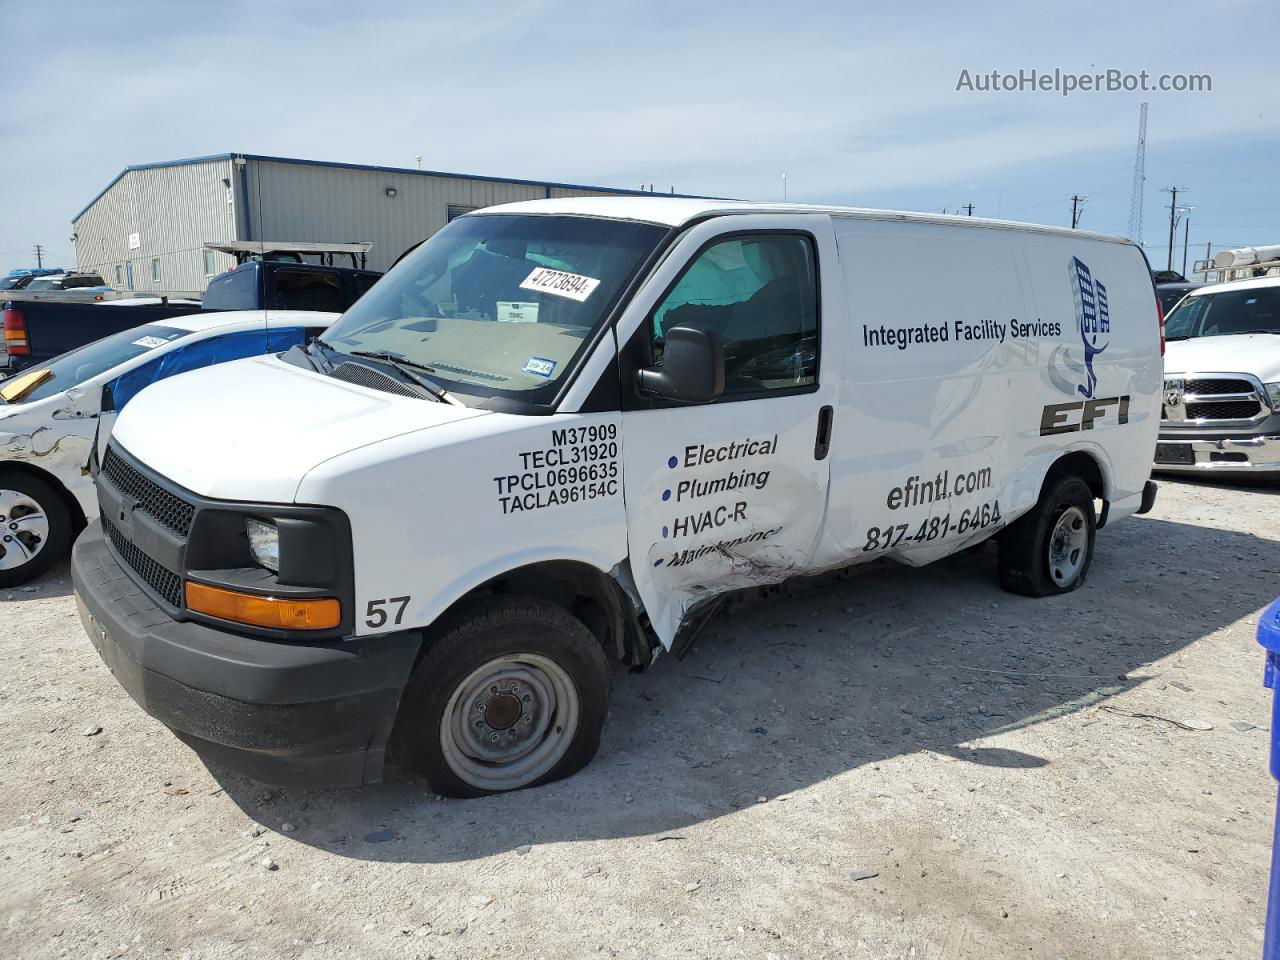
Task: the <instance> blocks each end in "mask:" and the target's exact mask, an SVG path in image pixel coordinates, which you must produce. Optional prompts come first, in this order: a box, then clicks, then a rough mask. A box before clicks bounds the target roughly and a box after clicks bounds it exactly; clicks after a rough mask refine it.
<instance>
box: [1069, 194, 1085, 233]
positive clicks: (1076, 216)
mask: <svg viewBox="0 0 1280 960" xmlns="http://www.w3.org/2000/svg"><path fill="white" fill-rule="evenodd" d="M1088 199H1089V198H1088V197H1080V196H1073V197H1072V198H1071V229H1072V230H1074V229H1075V228H1076V227H1077V226H1079V224H1080V214H1081V213H1082V212H1083V211H1082V209H1081V208H1082V207H1083V206H1084V202H1085V201H1086V200H1088Z"/></svg>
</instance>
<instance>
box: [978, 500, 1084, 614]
mask: <svg viewBox="0 0 1280 960" xmlns="http://www.w3.org/2000/svg"><path fill="white" fill-rule="evenodd" d="M1096 531H1097V517H1096V515H1095V513H1094V509H1093V492H1092V491H1091V490H1090V489H1089V486H1088V484H1086V483H1085V482H1084V481H1083V480H1081V479H1080V478H1079V477H1063V478H1062V479H1061V480H1058V481H1057V482H1056V483H1054V484H1053V485H1052V486H1051V487H1047V488H1046V489H1045V490H1044V491H1043V492H1042V493H1041V495H1040V500H1039V502H1038V503H1037V504H1036V505H1035V506H1034V507H1033V508H1032V509H1031V510H1030V511H1029V512H1028V513H1026V514H1024V515H1023V516H1021V517H1019V518H1018V519H1017V520H1016V521H1015V522H1014V523H1013V524H1011V525H1010V526H1009V528H1008V529H1007V530H1005V531H1004V533H1003V534H1001V536H1000V586H1001V587H1003V588H1004V589H1005V590H1008V591H1009V592H1010V593H1020V594H1022V595H1023V596H1027V597H1048V596H1053V595H1054V594H1059V593H1069V592H1070V591H1072V590H1075V589H1076V588H1077V587H1079V586H1080V585H1081V584H1083V583H1084V581H1085V577H1086V576H1087V575H1088V573H1089V564H1090V563H1091V562H1092V561H1093V541H1094V535H1095V533H1096Z"/></svg>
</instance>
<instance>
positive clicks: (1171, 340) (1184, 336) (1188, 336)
mask: <svg viewBox="0 0 1280 960" xmlns="http://www.w3.org/2000/svg"><path fill="white" fill-rule="evenodd" d="M1190 339H1191V334H1189V333H1188V334H1185V335H1183V336H1181V337H1165V338H1164V342H1165V343H1172V342H1173V341H1174V340H1190Z"/></svg>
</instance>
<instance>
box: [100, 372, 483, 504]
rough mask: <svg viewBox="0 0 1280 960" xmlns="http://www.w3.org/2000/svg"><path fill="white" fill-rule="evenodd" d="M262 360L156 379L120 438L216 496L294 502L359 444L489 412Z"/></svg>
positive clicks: (148, 460)
mask: <svg viewBox="0 0 1280 960" xmlns="http://www.w3.org/2000/svg"><path fill="white" fill-rule="evenodd" d="M485 415H486V411H483V410H472V409H468V408H466V407H462V406H453V405H450V404H444V403H437V402H435V401H432V400H420V399H416V398H412V397H400V396H395V395H393V394H388V393H382V392H379V391H375V390H371V389H368V388H365V387H358V386H354V385H352V384H348V383H344V382H343V381H340V380H335V379H332V378H331V377H327V376H325V375H323V374H320V373H317V372H314V371H311V370H304V369H302V368H301V367H296V366H294V365H292V364H289V363H285V362H283V361H281V360H279V359H277V358H276V357H271V356H267V357H254V358H251V359H247V360H237V361H234V362H232V363H225V364H220V365H218V366H215V367H208V368H205V369H203V370H197V371H193V372H191V373H186V374H183V375H182V376H178V377H174V378H172V379H170V380H164V381H161V382H159V383H156V384H154V385H152V386H150V387H148V388H147V389H146V390H144V391H143V392H142V393H141V394H139V395H138V397H137V398H136V399H134V400H133V401H132V402H131V403H130V404H129V406H128V408H127V409H126V410H125V411H124V412H123V413H121V414H120V419H119V420H118V421H117V423H116V425H115V428H114V431H113V443H116V444H118V445H119V446H120V447H122V448H123V449H124V450H126V451H128V452H129V453H130V454H131V455H132V456H134V457H135V458H136V459H138V460H140V461H141V462H142V463H143V464H145V465H146V466H148V467H150V468H151V469H153V470H155V471H156V472H157V473H159V474H160V475H161V476H163V477H166V478H168V479H169V480H172V481H173V482H174V483H176V484H178V485H179V486H182V487H185V488H186V489H188V490H191V491H192V492H194V493H197V494H200V495H202V496H206V497H214V498H217V499H225V500H261V501H270V502H275V503H292V502H293V500H294V496H295V494H296V492H297V489H298V484H299V482H300V481H301V479H302V478H303V476H305V475H306V473H307V471H309V470H310V469H311V468H312V467H314V466H316V465H317V464H320V463H323V462H324V461H325V460H328V459H330V458H332V457H335V456H337V455H339V454H343V453H347V452H348V451H350V450H353V449H355V448H357V447H362V446H366V445H368V444H373V443H378V442H379V441H382V440H388V439H390V438H392V437H397V436H401V435H403V434H406V433H413V432H415V431H418V430H424V429H429V428H431V427H435V426H439V425H441V424H446V423H454V422H457V421H460V420H466V419H469V418H473V417H480V416H485Z"/></svg>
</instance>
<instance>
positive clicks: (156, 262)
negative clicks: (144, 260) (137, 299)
mask: <svg viewBox="0 0 1280 960" xmlns="http://www.w3.org/2000/svg"><path fill="white" fill-rule="evenodd" d="M151 282H152V283H159V282H160V258H159V257H152V258H151Z"/></svg>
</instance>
